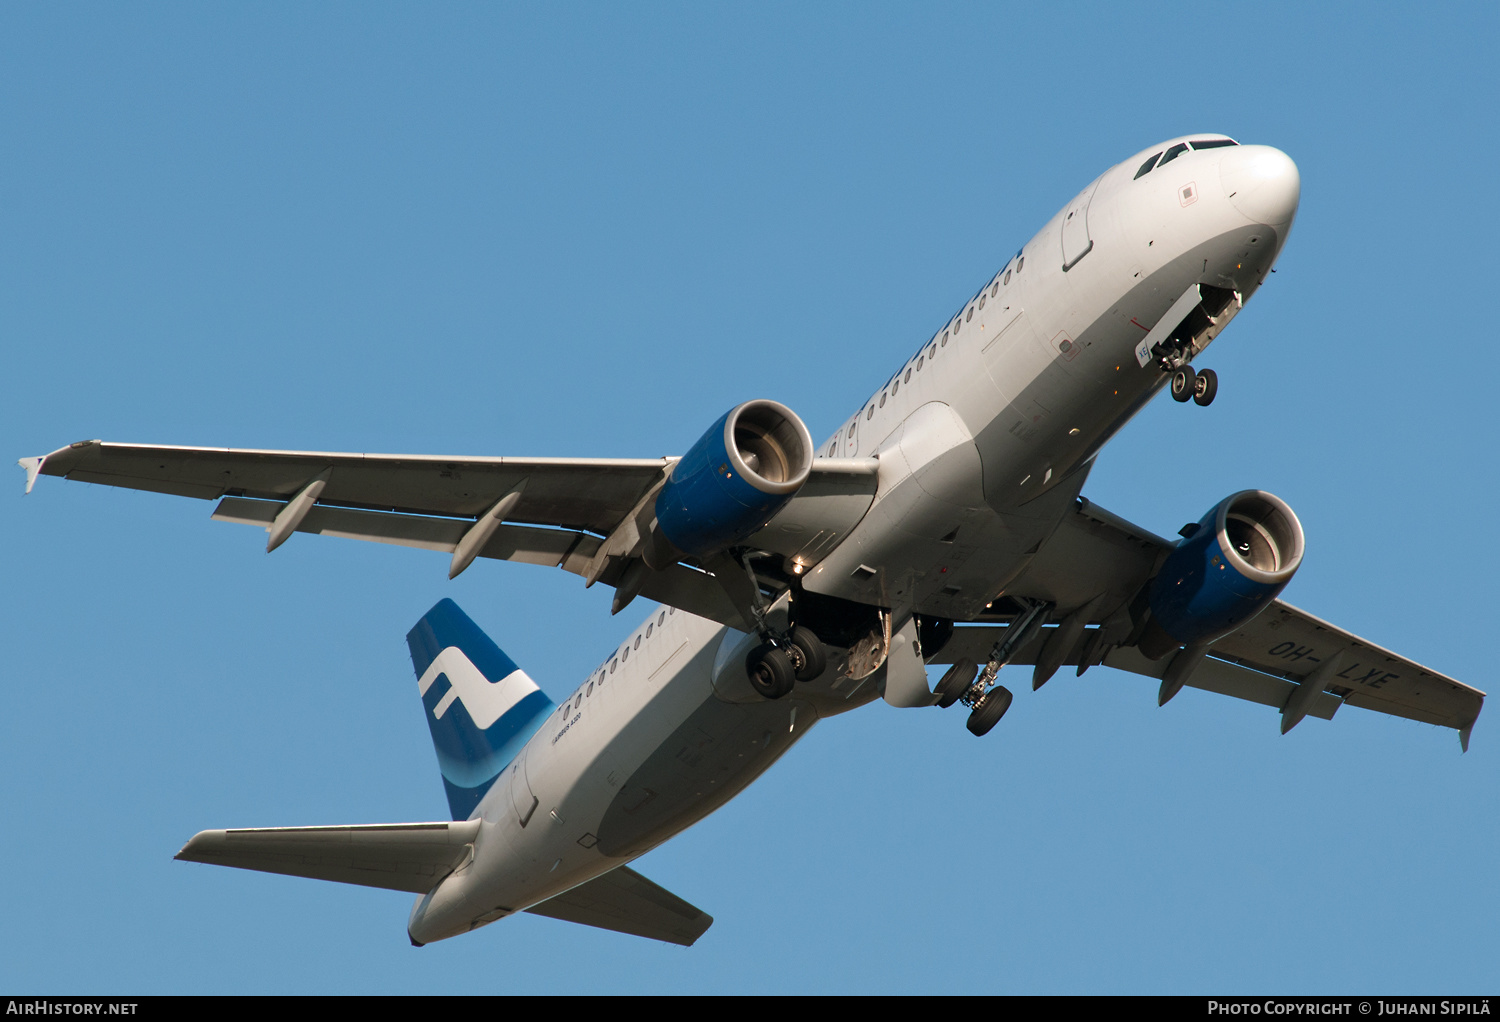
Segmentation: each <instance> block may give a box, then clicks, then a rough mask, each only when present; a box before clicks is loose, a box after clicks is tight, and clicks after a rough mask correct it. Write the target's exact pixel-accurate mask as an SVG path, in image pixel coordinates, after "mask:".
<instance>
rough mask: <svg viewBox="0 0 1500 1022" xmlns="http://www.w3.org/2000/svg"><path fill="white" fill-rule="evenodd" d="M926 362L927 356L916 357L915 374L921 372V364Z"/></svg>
mask: <svg viewBox="0 0 1500 1022" xmlns="http://www.w3.org/2000/svg"><path fill="white" fill-rule="evenodd" d="M926 361H927V356H926V355H918V356H917V372H919V373H920V372H921V371H922V363H923V362H926Z"/></svg>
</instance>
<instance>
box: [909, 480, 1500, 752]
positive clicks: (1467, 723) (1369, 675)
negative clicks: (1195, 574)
mask: <svg viewBox="0 0 1500 1022" xmlns="http://www.w3.org/2000/svg"><path fill="white" fill-rule="evenodd" d="M1176 546H1177V544H1175V543H1173V542H1171V541H1168V540H1165V539H1163V538H1161V537H1159V536H1155V535H1153V534H1152V533H1150V532H1147V531H1146V530H1144V529H1141V528H1139V527H1138V526H1135V525H1132V524H1131V523H1129V522H1126V521H1124V520H1123V519H1120V518H1118V517H1117V516H1115V515H1112V514H1110V513H1109V512H1107V511H1105V510H1104V509H1102V508H1100V507H1098V505H1095V504H1091V503H1089V502H1087V501H1081V502H1080V505H1079V507H1078V508H1077V510H1076V511H1075V513H1074V514H1072V515H1070V516H1068V517H1067V518H1065V519H1064V521H1063V522H1062V523H1061V524H1060V525H1059V527H1058V529H1057V531H1056V532H1055V533H1054V534H1053V536H1052V538H1051V539H1049V541H1048V542H1047V543H1046V544H1045V545H1043V547H1042V548H1041V549H1040V550H1039V551H1038V553H1037V556H1036V558H1035V559H1034V560H1033V562H1032V563H1031V564H1030V565H1029V566H1028V567H1027V569H1026V571H1025V572H1024V573H1023V574H1022V575H1021V576H1019V577H1018V578H1017V579H1016V580H1015V581H1014V582H1013V583H1012V584H1011V586H1010V587H1009V588H1008V595H1007V596H1006V597H1005V598H1003V599H999V600H997V601H996V602H995V604H994V605H993V609H992V611H991V612H990V613H988V614H987V615H986V617H987V618H989V619H993V620H994V621H995V622H996V623H994V624H978V625H971V626H959V627H958V628H956V629H955V630H954V633H953V636H952V638H951V639H949V640H948V641H947V643H946V644H945V645H944V646H943V647H942V648H941V650H939V651H938V653H937V655H935V656H933V657H931V658H929V663H938V664H951V663H957V662H959V661H963V660H968V661H973V662H975V663H978V664H983V663H985V662H986V661H987V660H989V659H990V658H991V656H992V655H995V654H1000V655H1002V656H1003V659H1004V662H1005V663H1009V664H1018V665H1019V664H1026V665H1037V669H1036V671H1035V672H1034V673H1033V684H1034V685H1037V686H1039V685H1040V684H1042V683H1043V682H1045V681H1046V680H1047V679H1048V678H1049V677H1051V674H1052V672H1053V671H1055V670H1057V669H1058V668H1060V667H1062V666H1077V665H1081V668H1080V669H1079V671H1078V673H1080V674H1081V673H1083V671H1084V670H1087V669H1088V668H1089V667H1091V666H1093V665H1096V664H1101V663H1102V664H1104V665H1105V666H1108V667H1114V668H1117V669H1119V670H1123V671H1128V672H1130V673H1133V674H1140V675H1143V676H1146V677H1150V678H1154V679H1159V680H1161V681H1162V687H1161V689H1160V695H1159V698H1160V699H1161V701H1163V702H1165V701H1166V700H1168V699H1170V698H1171V697H1172V694H1173V693H1175V692H1176V691H1177V690H1178V689H1179V688H1180V687H1182V685H1184V684H1185V685H1187V686H1189V687H1193V688H1200V689H1205V690H1207V691H1212V692H1219V693H1221V694H1223V695H1229V696H1234V697H1236V698H1239V699H1244V700H1247V701H1250V702H1255V703H1260V704H1262V705H1265V706H1272V707H1275V708H1276V709H1278V710H1280V711H1281V717H1282V719H1281V728H1282V731H1283V732H1285V731H1288V730H1290V729H1291V728H1292V727H1293V726H1295V725H1296V724H1297V722H1298V721H1300V720H1302V719H1303V718H1304V717H1308V716H1312V717H1321V718H1324V719H1331V718H1332V717H1333V715H1334V713H1335V712H1336V711H1337V710H1338V709H1339V707H1340V706H1343V705H1345V704H1348V705H1350V706H1357V707H1361V708H1363V709H1368V710H1375V711H1377V712H1379V713H1387V714H1391V715H1393V716H1398V717H1406V718H1408V719H1411V720H1417V721H1421V722H1423V723H1427V724H1435V725H1439V726H1442V727H1451V728H1453V729H1455V730H1456V731H1458V733H1459V739H1460V741H1461V742H1462V744H1463V747H1464V748H1465V749H1467V748H1468V742H1469V734H1470V732H1471V730H1472V729H1473V727H1474V722H1475V721H1476V720H1477V719H1478V717H1479V712H1480V710H1481V708H1482V707H1483V705H1484V693H1483V692H1481V691H1479V690H1478V689H1475V688H1473V687H1471V686H1468V685H1465V684H1464V683H1462V682H1460V681H1457V680H1455V679H1453V678H1450V677H1447V676H1446V675H1443V674H1440V673H1438V672H1437V671H1434V670H1432V669H1430V668H1427V667H1424V666H1422V665H1421V664H1418V663H1416V662H1414V661H1412V660H1410V659H1408V658H1406V657H1402V656H1400V655H1399V654H1396V653H1393V652H1391V651H1389V650H1387V649H1383V648H1382V647H1380V646H1377V645H1375V644H1374V643H1372V642H1369V641H1368V640H1366V639H1362V638H1360V637H1358V636H1356V635H1353V634H1351V633H1349V632H1347V631H1344V630H1343V629H1340V628H1338V627H1336V626H1334V625H1331V624H1329V623H1328V622H1326V621H1322V620H1320V619H1318V618H1316V617H1314V616H1313V615H1311V614H1308V613H1307V612H1306V611H1303V610H1299V609H1298V608H1296V607H1293V606H1292V605H1290V604H1288V603H1286V602H1284V601H1282V600H1279V599H1276V600H1272V601H1271V602H1270V604H1269V605H1268V606H1266V608H1265V609H1264V610H1262V611H1261V612H1260V613H1259V614H1256V615H1255V616H1253V617H1251V618H1250V619H1249V620H1247V621H1244V622H1243V623H1242V624H1241V625H1240V626H1239V627H1238V628H1236V629H1235V630H1234V631H1232V632H1230V633H1228V634H1226V635H1222V636H1221V637H1220V638H1218V639H1216V640H1213V641H1212V642H1210V643H1207V644H1206V645H1203V646H1200V647H1198V648H1182V649H1179V650H1177V651H1176V652H1174V653H1171V654H1168V655H1166V656H1163V657H1161V658H1159V659H1149V658H1148V657H1146V656H1145V655H1143V654H1142V652H1141V651H1140V649H1139V648H1137V646H1136V641H1135V640H1136V639H1137V638H1138V637H1139V636H1140V634H1141V632H1142V630H1143V627H1145V625H1146V618H1147V615H1148V614H1149V611H1148V610H1147V604H1146V601H1145V600H1143V599H1142V598H1141V597H1142V595H1143V593H1144V590H1145V588H1146V586H1147V585H1148V583H1150V581H1151V580H1152V577H1153V575H1154V574H1155V573H1156V572H1157V571H1158V570H1159V569H1161V568H1162V564H1163V561H1164V559H1165V558H1166V557H1167V556H1168V554H1169V553H1170V552H1171V551H1172V550H1173V549H1174V548H1175V547H1176ZM1038 609H1040V610H1044V611H1045V613H1042V614H1037V613H1034V612H1033V613H1031V614H1030V615H1029V616H1028V613H1027V612H1028V611H1036V610H1038ZM1023 622H1026V623H1027V627H1026V629H1025V634H1022V633H1020V632H1018V633H1016V635H1015V640H1016V641H1012V642H1009V643H1008V642H1007V639H1008V637H1009V635H1010V631H1011V628H1012V627H1020V626H1021V624H1022V623H1023ZM1044 622H1048V623H1044Z"/></svg>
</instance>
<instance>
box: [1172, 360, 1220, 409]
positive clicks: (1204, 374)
mask: <svg viewBox="0 0 1500 1022" xmlns="http://www.w3.org/2000/svg"><path fill="white" fill-rule="evenodd" d="M1171 390H1172V400H1173V401H1188V400H1191V401H1192V402H1193V404H1195V405H1197V406H1199V407H1200V408H1207V407H1208V406H1209V405H1211V404H1213V401H1214V395H1215V394H1217V393H1218V392H1219V374H1218V373H1216V372H1214V371H1213V370H1212V369H1202V370H1199V371H1197V372H1194V371H1193V367H1192V366H1190V365H1182V366H1178V367H1177V368H1176V369H1175V370H1173V372H1172V383H1171Z"/></svg>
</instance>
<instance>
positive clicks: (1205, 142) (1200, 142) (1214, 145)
mask: <svg viewBox="0 0 1500 1022" xmlns="http://www.w3.org/2000/svg"><path fill="white" fill-rule="evenodd" d="M1226 145H1239V143H1238V142H1236V141H1235V140H1234V139H1232V138H1195V139H1193V148H1194V149H1218V148H1219V147H1220V146H1226Z"/></svg>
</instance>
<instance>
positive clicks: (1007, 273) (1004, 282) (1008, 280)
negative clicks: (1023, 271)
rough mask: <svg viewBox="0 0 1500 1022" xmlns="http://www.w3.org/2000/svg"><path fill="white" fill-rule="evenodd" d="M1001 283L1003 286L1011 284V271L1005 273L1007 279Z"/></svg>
mask: <svg viewBox="0 0 1500 1022" xmlns="http://www.w3.org/2000/svg"><path fill="white" fill-rule="evenodd" d="M1001 283H1002V284H1009V283H1010V271H1009V270H1006V271H1005V279H1004V280H1003V281H1001Z"/></svg>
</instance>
